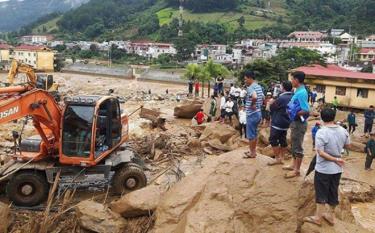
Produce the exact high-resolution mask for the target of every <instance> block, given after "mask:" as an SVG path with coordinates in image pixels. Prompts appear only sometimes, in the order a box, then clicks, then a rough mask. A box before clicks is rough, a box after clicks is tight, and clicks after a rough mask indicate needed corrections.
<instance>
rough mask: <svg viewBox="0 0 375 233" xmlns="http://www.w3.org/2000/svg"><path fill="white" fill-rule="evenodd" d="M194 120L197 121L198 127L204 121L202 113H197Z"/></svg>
mask: <svg viewBox="0 0 375 233" xmlns="http://www.w3.org/2000/svg"><path fill="white" fill-rule="evenodd" d="M195 119H196V120H197V123H198V125H200V124H202V123H203V121H204V113H203V112H198V113H197V115H195Z"/></svg>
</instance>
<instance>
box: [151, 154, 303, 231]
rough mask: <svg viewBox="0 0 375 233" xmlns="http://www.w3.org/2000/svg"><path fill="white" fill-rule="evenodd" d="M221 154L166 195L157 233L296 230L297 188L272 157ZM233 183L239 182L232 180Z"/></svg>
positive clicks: (157, 211) (157, 223) (159, 209)
mask: <svg viewBox="0 0 375 233" xmlns="http://www.w3.org/2000/svg"><path fill="white" fill-rule="evenodd" d="M244 152H245V150H244V149H240V150H236V151H233V152H230V153H226V154H223V155H221V156H219V157H217V158H216V159H215V160H212V161H211V162H210V163H208V164H207V165H206V166H204V167H203V168H202V169H200V170H198V171H196V172H195V173H194V174H193V175H190V176H187V177H185V178H184V179H183V180H182V181H180V182H179V183H177V184H176V185H175V186H174V187H172V189H170V190H169V191H168V192H167V193H166V194H165V195H164V196H163V198H162V200H161V203H160V205H159V206H158V208H157V210H156V217H157V218H156V222H155V233H165V232H174V233H182V232H186V233H188V232H189V233H192V232H194V233H198V232H199V233H208V232H215V233H217V232H226V233H231V232H233V233H234V232H236V233H241V232H243V233H245V232H246V233H247V232H276V231H275V229H277V232H295V230H296V222H297V214H296V213H297V206H298V198H297V196H298V190H297V189H296V182H290V181H287V180H285V179H284V178H283V171H281V169H279V168H276V167H268V166H266V163H267V162H268V161H270V158H268V157H265V156H258V158H257V159H250V160H246V159H243V158H242V155H243V153H244ZM234 181H235V182H234Z"/></svg>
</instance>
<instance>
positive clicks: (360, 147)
mask: <svg viewBox="0 0 375 233" xmlns="http://www.w3.org/2000/svg"><path fill="white" fill-rule="evenodd" d="M365 146H366V145H365V144H363V143H361V142H357V141H352V142H351V143H350V149H349V150H350V151H354V152H359V153H365Z"/></svg>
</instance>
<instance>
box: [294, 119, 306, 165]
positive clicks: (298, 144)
mask: <svg viewBox="0 0 375 233" xmlns="http://www.w3.org/2000/svg"><path fill="white" fill-rule="evenodd" d="M306 130H307V124H305V123H303V122H300V121H293V122H292V124H291V125H290V138H291V140H292V156H293V158H303V156H304V154H303V146H302V145H303V140H304V138H305V133H306Z"/></svg>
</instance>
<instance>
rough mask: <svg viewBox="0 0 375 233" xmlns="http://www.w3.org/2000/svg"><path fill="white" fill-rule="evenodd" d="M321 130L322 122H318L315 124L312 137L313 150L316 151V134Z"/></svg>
mask: <svg viewBox="0 0 375 233" xmlns="http://www.w3.org/2000/svg"><path fill="white" fill-rule="evenodd" d="M319 129H320V122H319V121H318V122H316V123H315V126H314V127H313V128H312V129H311V136H312V141H313V150H314V149H315V137H316V133H317V132H318V131H319Z"/></svg>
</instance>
